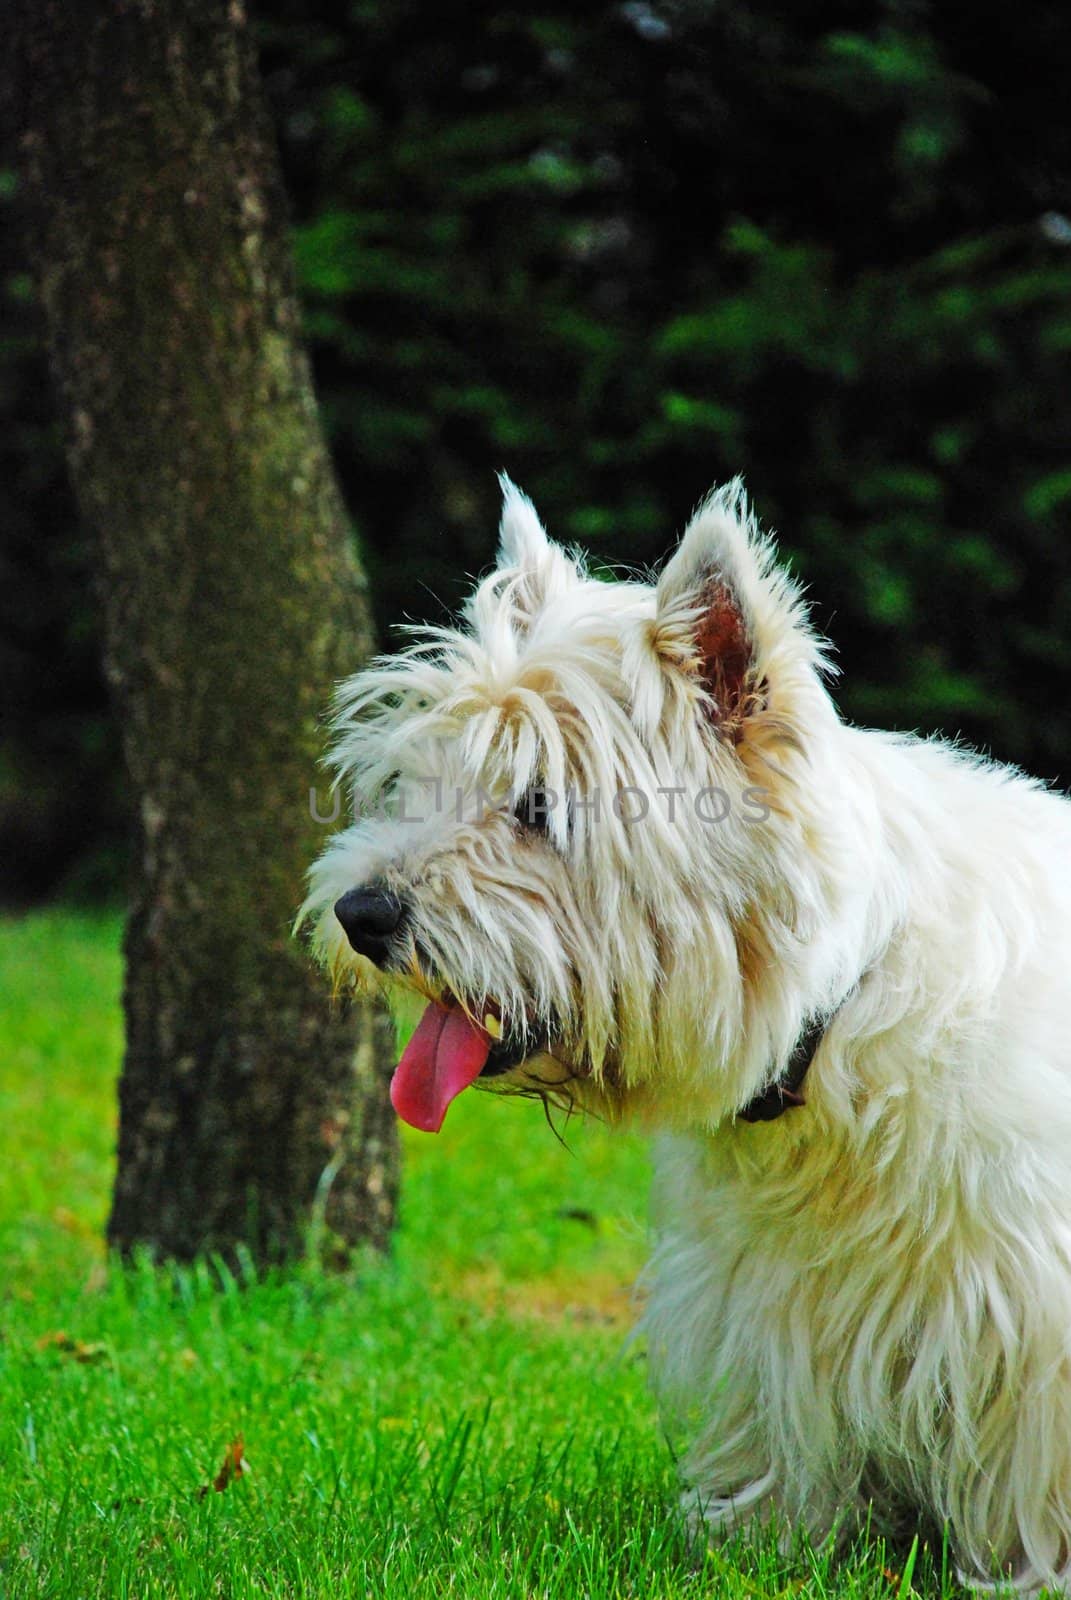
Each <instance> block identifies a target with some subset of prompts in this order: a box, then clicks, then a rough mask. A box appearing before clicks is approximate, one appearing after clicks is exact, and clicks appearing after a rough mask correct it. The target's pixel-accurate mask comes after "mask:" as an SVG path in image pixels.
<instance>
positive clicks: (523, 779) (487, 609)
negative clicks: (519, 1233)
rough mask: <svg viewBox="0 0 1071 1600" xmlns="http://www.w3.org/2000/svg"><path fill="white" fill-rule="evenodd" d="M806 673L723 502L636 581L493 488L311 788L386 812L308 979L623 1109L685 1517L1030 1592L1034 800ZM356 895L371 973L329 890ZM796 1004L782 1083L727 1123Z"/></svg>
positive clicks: (749, 531)
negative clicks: (677, 1428) (647, 1153)
mask: <svg viewBox="0 0 1071 1600" xmlns="http://www.w3.org/2000/svg"><path fill="white" fill-rule="evenodd" d="M828 672H829V666H828V662H827V660H826V657H825V655H824V650H823V646H822V644H821V642H820V641H819V640H818V639H817V638H816V637H815V635H814V633H813V632H812V631H811V629H810V627H809V625H808V621H807V615H806V611H805V608H804V605H803V603H802V601H801V598H800V595H799V592H798V590H797V589H796V588H795V587H794V585H793V584H792V582H791V581H790V579H789V578H788V577H787V576H786V574H785V573H784V572H783V571H781V570H780V569H779V568H778V567H777V566H776V564H775V561H774V556H773V550H772V547H771V545H770V543H769V541H767V540H764V539H763V538H762V537H760V535H759V534H758V533H757V531H756V529H755V526H754V524H753V522H752V520H751V518H750V517H749V515H748V513H747V510H746V506H745V503H744V500H743V495H742V491H741V489H740V486H739V485H738V484H734V485H731V486H729V487H728V488H727V489H725V490H722V491H720V492H718V493H716V494H714V495H712V496H711V497H710V498H709V499H708V500H707V501H706V502H705V503H704V504H703V505H702V506H701V507H700V509H699V510H698V512H697V513H696V515H695V517H694V518H693V520H692V522H691V524H690V525H689V527H688V529H687V532H686V533H685V536H684V539H683V541H682V543H681V545H680V547H679V549H678V550H677V552H676V554H675V555H674V556H673V558H672V559H671V560H670V562H669V563H668V565H667V566H666V567H665V569H664V571H663V572H662V573H661V575H660V577H659V578H658V580H657V582H656V583H654V584H647V583H641V582H628V583H610V582H604V581H600V580H598V579H596V578H593V577H591V576H589V575H587V574H586V573H585V571H584V568H583V565H582V563H581V562H580V560H579V559H578V558H577V557H575V556H570V555H568V554H566V553H565V552H564V551H563V550H561V549H560V548H558V547H557V546H555V545H554V544H553V543H551V542H550V541H549V540H548V539H547V537H546V535H545V534H544V532H543V530H542V528H541V526H540V524H539V521H538V518H537V517H536V514H535V512H534V510H533V508H532V506H531V504H530V502H529V501H528V500H527V499H526V498H525V497H524V496H523V495H521V494H520V493H519V492H518V491H517V490H516V489H514V488H513V486H512V485H510V484H508V482H507V483H506V484H505V506H504V511H503V518H502V554H501V557H500V564H499V566H498V567H497V568H496V570H495V571H493V572H492V573H491V574H490V576H488V577H487V578H485V579H484V580H483V581H482V582H481V583H480V584H479V586H478V587H477V589H476V591H475V593H474V594H473V596H472V598H471V600H470V601H469V604H468V607H467V611H466V615H465V618H464V620H463V623H462V625H461V626H460V627H458V628H457V629H445V630H432V631H428V632H426V633H425V634H424V635H423V637H421V638H419V639H418V640H417V641H416V642H414V643H413V644H411V645H410V646H409V648H408V649H406V650H405V651H403V652H402V653H401V654H400V655H398V656H394V657H388V658H385V659H383V660H382V661H380V662H378V663H376V664H375V665H374V666H373V667H372V668H371V669H370V670H368V671H366V672H363V673H361V674H359V675H358V676H357V677H356V678H354V679H353V680H352V681H351V682H350V683H349V684H348V685H346V686H345V687H344V689H343V691H342V693H341V698H340V708H339V721H338V742H337V746H336V752H335V756H336V761H337V765H338V770H339V773H340V775H341V776H342V778H343V779H344V781H345V782H346V783H347V784H348V785H352V786H354V788H355V789H356V790H357V791H358V792H359V793H360V794H361V795H362V796H364V797H365V799H366V800H368V799H371V798H373V797H374V796H376V795H382V796H385V797H386V804H385V810H384V809H383V808H379V809H377V810H375V811H373V814H371V815H369V816H367V817H366V818H364V819H362V820H361V821H359V822H357V823H356V824H355V825H354V826H353V827H351V828H349V829H347V830H346V831H345V832H344V833H342V834H341V835H339V836H338V837H336V838H335V839H334V840H333V841H332V842H331V844H330V845H329V846H328V848H327V850H326V851H325V853H324V855H323V857H322V858H321V860H320V861H319V862H318V863H317V865H316V866H315V868H314V869H313V873H312V882H311V892H310V896H309V901H308V904H307V911H308V912H309V913H311V914H312V915H313V916H315V918H316V923H317V942H318V945H319V948H320V951H321V953H322V955H323V958H324V959H325V961H326V962H327V963H328V965H329V966H330V967H331V968H332V969H333V970H334V972H335V974H336V977H337V978H338V979H339V980H340V981H345V980H347V979H351V978H353V979H360V980H361V981H364V980H367V979H369V978H376V979H377V980H383V979H384V977H385V978H386V981H388V982H391V983H399V982H401V983H406V984H409V985H412V986H416V987H417V988H419V989H421V990H422V991H423V992H424V993H425V994H426V995H427V996H428V997H429V999H432V1000H434V1001H436V1002H437V1003H438V1004H439V1005H440V1006H442V1007H445V1008H447V1010H448V1011H457V1010H459V1009H460V1010H463V1011H464V1012H465V1013H467V1014H469V1015H471V1016H472V1017H473V1018H474V1019H475V1020H476V1022H477V1023H479V1022H480V1021H481V1020H482V1021H483V1022H486V1023H487V1025H488V1028H490V1029H491V1030H492V1031H493V1033H494V1036H495V1037H496V1038H497V1036H498V1034H499V1032H501V1033H502V1035H503V1037H504V1038H505V1039H506V1040H507V1041H510V1042H511V1046H512V1055H513V1057H514V1058H516V1064H514V1065H513V1066H512V1067H511V1070H509V1071H508V1072H507V1073H506V1074H505V1076H504V1077H503V1078H501V1079H500V1080H497V1081H502V1082H505V1083H507V1084H509V1085H513V1086H515V1085H517V1084H518V1083H521V1084H525V1083H527V1084H533V1085H538V1086H541V1087H543V1088H546V1086H547V1085H551V1086H552V1087H551V1090H550V1092H553V1093H555V1094H558V1095H564V1096H567V1097H568V1098H569V1099H570V1100H571V1101H575V1102H578V1103H579V1104H581V1105H586V1106H592V1107H596V1108H598V1109H599V1110H600V1111H601V1112H602V1113H603V1114H604V1115H609V1116H610V1117H612V1118H618V1117H622V1116H625V1115H633V1114H634V1115H638V1116H640V1117H642V1118H643V1119H645V1121H646V1122H647V1123H648V1124H649V1125H651V1126H652V1127H653V1128H654V1129H656V1130H657V1134H656V1142H655V1227H656V1247H655V1251H654V1256H653V1259H652V1262H651V1265H650V1267H649V1269H648V1272H647V1275H646V1283H647V1291H648V1300H647V1308H646V1312H645V1316H644V1325H645V1329H646V1334H647V1340H648V1345H649V1351H650V1362H651V1370H652V1374H653V1379H654V1382H655V1384H656V1386H657V1388H658V1391H659V1393H660V1395H661V1397H662V1399H663V1401H664V1403H665V1405H666V1406H667V1408H669V1410H670V1411H671V1412H672V1413H673V1414H675V1415H677V1416H678V1417H680V1418H682V1419H683V1421H684V1423H685V1424H686V1426H687V1427H688V1429H689V1431H690V1437H691V1440H692V1443H691V1447H690V1450H689V1453H688V1455H687V1457H686V1460H685V1465H684V1470H685V1474H686V1477H687V1480H688V1483H689V1484H690V1491H689V1492H690V1496H691V1499H692V1502H693V1503H694V1506H695V1507H696V1509H697V1511H698V1512H699V1513H700V1514H701V1515H702V1516H704V1517H705V1518H707V1519H708V1520H710V1521H711V1522H712V1523H713V1524H714V1525H716V1526H725V1525H728V1524H730V1523H732V1522H734V1521H736V1520H737V1519H739V1518H741V1517H746V1516H750V1515H752V1514H754V1513H756V1512H760V1511H761V1512H764V1513H765V1512H766V1511H767V1510H769V1509H770V1508H773V1507H777V1508H779V1509H780V1510H782V1511H783V1512H784V1513H785V1514H787V1516H788V1517H789V1518H792V1519H800V1520H802V1521H803V1522H804V1523H805V1524H806V1525H807V1527H808V1528H809V1529H810V1530H811V1532H812V1534H814V1535H815V1536H824V1535H826V1534H828V1533H829V1532H830V1531H831V1530H833V1529H834V1527H835V1526H836V1525H837V1524H838V1523H840V1522H841V1521H842V1520H843V1516H844V1513H845V1512H846V1511H848V1510H851V1509H852V1508H854V1507H857V1506H861V1505H863V1504H865V1503H866V1502H867V1501H870V1500H872V1501H873V1503H874V1504H875V1506H876V1507H877V1508H878V1510H879V1512H880V1511H883V1510H891V1509H893V1508H894V1507H895V1508H907V1509H909V1510H915V1511H918V1512H920V1513H922V1514H924V1515H925V1516H927V1517H928V1518H930V1519H934V1520H936V1521H937V1522H938V1523H945V1522H947V1524H948V1525H949V1527H950V1529H951V1537H952V1540H953V1544H954V1547H955V1550H956V1552H957V1556H958V1559H959V1561H960V1563H961V1565H962V1567H963V1568H964V1569H965V1571H966V1572H967V1573H968V1574H970V1575H971V1577H972V1578H973V1580H975V1581H980V1582H982V1581H985V1580H993V1579H994V1578H996V1577H998V1576H999V1575H1001V1574H1004V1575H1008V1574H1010V1575H1011V1577H1012V1578H1013V1580H1014V1582H1015V1583H1016V1584H1017V1585H1018V1586H1019V1587H1021V1588H1023V1589H1026V1590H1029V1589H1031V1588H1036V1587H1037V1586H1039V1585H1041V1584H1042V1583H1044V1582H1046V1581H1050V1582H1052V1581H1061V1580H1063V1581H1067V1579H1068V1576H1069V1570H1071V1030H1069V1029H1068V1026H1067V1021H1066V1004H1067V1002H1066V996H1067V989H1068V970H1069V967H1071V805H1069V804H1068V802H1067V801H1066V800H1064V799H1062V798H1060V797H1058V796H1057V795H1055V794H1052V793H1050V792H1048V791H1046V790H1045V789H1044V788H1042V787H1041V786H1039V785H1038V784H1036V783H1034V782H1032V781H1030V780H1029V779H1027V778H1025V777H1023V776H1022V775H1020V774H1018V773H1016V772H1013V771H1010V770H1009V769H1007V768H1002V767H997V766H994V765H991V764H989V763H986V762H985V761H983V760H981V759H980V758H979V757H977V756H975V755H971V754H968V753H965V752H963V751H961V750H958V749H955V748H952V747H951V746H949V745H947V744H941V743H937V742H934V741H927V742H923V741H920V740H917V739H912V738H904V737H896V736H891V735H886V734H881V733H874V732H862V731H859V730H857V729H854V728H851V727H848V726H846V725H845V724H844V723H842V722H841V721H840V719H839V718H838V716H837V714H836V711H835V709H834V707H833V705H832V703H831V701H830V699H829V696H828V695H827V692H826V689H825V687H824V680H825V678H826V676H827V674H828ZM545 791H553V795H552V794H550V793H546V792H545ZM626 791H627V793H626ZM533 795H535V796H536V798H537V805H538V804H539V803H542V802H544V801H546V803H548V804H549V802H550V800H551V799H552V798H553V797H554V796H556V797H557V798H558V802H559V803H558V804H557V806H556V807H555V808H554V809H552V810H550V812H549V814H548V815H547V816H546V818H545V823H544V825H542V826H539V825H538V822H539V820H540V815H539V812H538V809H537V810H536V823H537V825H534V826H533V825H532V821H533V812H532V805H531V797H532V796H533ZM704 795H705V796H706V798H705V800H702V801H700V800H698V799H697V797H699V796H704ZM521 796H527V797H528V802H527V804H524V803H522V804H521V805H520V806H518V805H517V803H516V802H517V799H518V797H521ZM488 797H490V799H488ZM645 803H646V810H645V813H644V814H642V815H641V812H644V804H645ZM495 807H497V808H498V809H495ZM722 813H724V815H722ZM715 814H717V815H720V816H721V820H712V818H713V816H714V815H715ZM411 819H421V820H411ZM369 884H373V885H375V886H377V888H379V889H382V890H385V891H386V892H388V893H390V894H391V895H393V896H394V897H395V899H396V902H397V904H398V905H399V906H400V908H401V911H402V915H401V919H400V921H399V925H398V928H397V931H396V934H395V935H394V936H393V938H392V942H391V944H390V948H389V952H388V953H386V954H384V956H383V958H382V959H380V960H379V962H378V965H379V967H380V968H382V969H384V970H383V971H376V969H374V968H373V967H372V966H371V965H370V963H369V962H368V961H367V960H366V959H364V958H363V957H361V956H358V955H356V954H355V953H354V950H352V949H351V948H350V946H349V944H348V942H347V939H346V936H345V934H344V933H343V930H342V928H341V926H340V925H339V923H338V921H337V919H336V918H335V917H334V916H333V914H332V911H331V907H332V905H333V904H334V902H335V901H336V900H337V899H338V898H339V897H340V896H342V895H344V894H345V893H346V892H347V891H350V890H353V889H355V888H361V887H362V886H366V885H369ZM816 1017H817V1018H824V1019H827V1023H826V1027H825V1031H824V1034H823V1035H822V1039H821V1043H820V1046H819V1048H818V1051H817V1054H816V1055H815V1057H814V1060H813V1062H812V1064H811V1066H810V1069H809V1071H808V1074H807V1079H806V1084H805V1091H804V1092H805V1098H806V1105H805V1106H803V1107H800V1108H793V1109H786V1110H785V1112H784V1114H783V1115H782V1116H780V1117H779V1118H778V1119H777V1120H775V1121H771V1122H760V1123H754V1124H753V1123H749V1122H746V1121H744V1120H742V1119H741V1118H740V1116H739V1113H740V1112H741V1110H742V1109H743V1108H745V1107H746V1106H747V1105H748V1103H749V1102H750V1101H751V1100H752V1098H753V1097H754V1096H755V1095H756V1094H758V1093H760V1092H761V1091H762V1090H764V1089H766V1088H768V1087H769V1086H770V1085H772V1084H775V1083H776V1082H777V1081H778V1079H779V1078H780V1076H781V1074H782V1073H783V1072H784V1071H785V1068H786V1064H787V1063H788V1061H789V1058H790V1056H791V1054H792V1051H793V1047H794V1045H795V1043H796V1041H797V1039H798V1038H799V1037H800V1035H801V1032H802V1030H804V1029H805V1027H806V1026H807V1025H808V1023H809V1022H811V1021H812V1020H813V1019H814V1018H816ZM490 1019H497V1020H496V1021H492V1020H490ZM488 1043H489V1041H488V1040H486V1039H485V1041H484V1047H485V1048H486V1045H487V1044H488ZM451 1092H453V1091H451Z"/></svg>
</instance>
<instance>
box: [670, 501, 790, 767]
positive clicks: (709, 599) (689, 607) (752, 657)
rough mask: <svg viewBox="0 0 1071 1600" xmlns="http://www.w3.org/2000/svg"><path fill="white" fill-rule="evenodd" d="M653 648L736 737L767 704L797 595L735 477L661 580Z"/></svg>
mask: <svg viewBox="0 0 1071 1600" xmlns="http://www.w3.org/2000/svg"><path fill="white" fill-rule="evenodd" d="M657 596H658V597H657V608H656V615H655V627H654V634H653V637H654V642H655V648H656V649H657V651H658V653H659V654H660V655H661V656H662V658H663V659H664V660H665V661H666V662H667V664H669V665H671V666H673V667H676V668H680V667H684V668H685V669H686V670H687V671H688V672H690V673H692V674H694V675H695V676H697V677H698V679H699V681H700V682H701V683H702V685H703V687H704V689H705V690H706V691H707V693H708V694H709V696H710V708H711V716H712V717H713V719H714V720H715V721H716V722H717V724H718V726H719V728H721V729H722V730H723V731H724V732H725V733H726V734H728V735H730V736H731V737H733V738H736V737H738V736H739V734H740V731H741V729H742V727H743V724H744V722H745V720H746V718H747V717H748V716H749V715H750V714H751V713H752V712H754V711H757V710H761V709H762V708H763V706H764V705H765V704H766V696H767V691H768V684H767V682H766V664H767V660H768V657H769V647H770V645H771V642H772V641H773V639H774V637H775V635H776V634H777V633H778V632H780V633H781V634H784V632H785V630H786V629H787V630H789V631H791V629H792V628H793V626H794V624H795V620H796V614H797V611H798V597H797V596H796V594H795V591H794V590H793V589H792V587H791V585H790V583H789V582H788V580H787V579H786V578H784V576H783V575H782V574H781V573H780V572H778V571H777V570H776V568H774V566H773V561H772V554H771V547H770V545H769V544H768V543H767V542H766V541H764V540H763V539H762V537H761V535H760V534H759V533H758V530H757V528H756V526H755V523H754V520H753V518H752V517H751V515H750V513H749V511H748V507H747V500H746V498H745V495H744V487H743V484H742V483H741V481H740V479H739V478H737V479H734V480H733V482H732V483H729V484H726V485H725V486H724V487H723V488H721V489H717V490H715V491H714V492H713V493H712V494H710V495H708V496H707V498H706V500H704V501H703V503H702V505H701V506H700V507H699V509H698V511H696V513H695V515H694V516H693V517H692V520H691V522H690V523H689V524H688V527H687V529H686V530H685V534H684V537H683V539H682V540H681V542H680V545H679V546H678V548H677V550H676V552H675V553H674V555H673V556H671V558H670V560H669V561H668V562H667V563H666V566H665V568H664V570H663V572H662V575H661V577H660V579H659V581H658V591H657Z"/></svg>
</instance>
